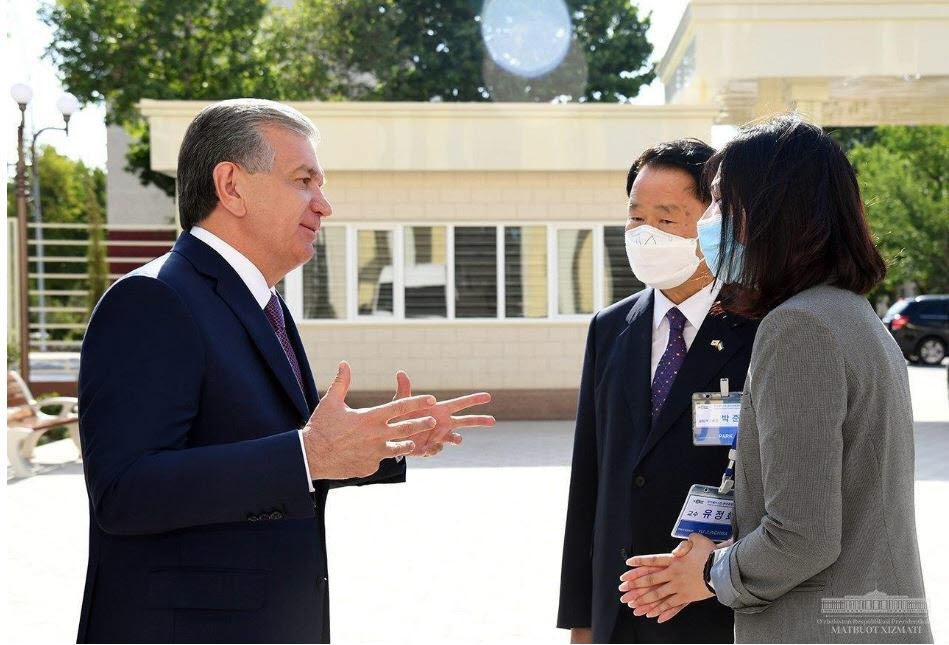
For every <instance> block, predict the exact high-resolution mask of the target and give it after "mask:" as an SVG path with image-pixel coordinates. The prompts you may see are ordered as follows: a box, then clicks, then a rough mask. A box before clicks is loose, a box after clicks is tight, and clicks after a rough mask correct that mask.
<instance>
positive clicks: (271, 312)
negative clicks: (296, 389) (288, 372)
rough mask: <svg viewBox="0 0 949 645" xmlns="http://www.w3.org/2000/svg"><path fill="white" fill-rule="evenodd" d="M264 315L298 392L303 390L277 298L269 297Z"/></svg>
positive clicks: (295, 357) (301, 378) (298, 364)
mask: <svg viewBox="0 0 949 645" xmlns="http://www.w3.org/2000/svg"><path fill="white" fill-rule="evenodd" d="M264 314H265V315H266V316H267V320H268V322H270V326H271V327H273V330H274V333H275V334H277V340H279V341H280V346H281V347H283V353H284V354H286V355H287V360H288V361H290V367H291V368H293V375H294V376H296V377H297V384H298V385H299V386H300V390H303V376H302V375H301V374H300V363H298V362H297V355H296V354H295V353H294V351H293V347H292V346H291V345H290V337H289V336H287V325H286V321H285V320H284V318H283V308H282V307H281V306H280V300H279V299H278V298H277V296H275V295H271V296H270V300H269V301H268V302H267V306H266V307H264Z"/></svg>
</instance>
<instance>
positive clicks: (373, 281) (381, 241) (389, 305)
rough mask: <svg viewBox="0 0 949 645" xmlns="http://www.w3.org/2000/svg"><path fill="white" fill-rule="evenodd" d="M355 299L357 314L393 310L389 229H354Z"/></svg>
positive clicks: (378, 313)
mask: <svg viewBox="0 0 949 645" xmlns="http://www.w3.org/2000/svg"><path fill="white" fill-rule="evenodd" d="M356 267H357V270H356V282H357V284H356V298H357V300H356V302H357V306H358V309H357V313H358V314H359V315H360V316H384V317H391V316H393V315H394V314H395V302H394V300H393V294H394V290H393V284H394V282H395V270H394V262H393V245H392V231H381V230H367V229H360V230H358V231H356Z"/></svg>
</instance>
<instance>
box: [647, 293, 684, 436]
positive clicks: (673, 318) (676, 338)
mask: <svg viewBox="0 0 949 645" xmlns="http://www.w3.org/2000/svg"><path fill="white" fill-rule="evenodd" d="M666 318H667V319H668V321H669V343H668V344H667V345H666V351H665V352H664V353H663V354H662V358H661V359H659V365H657V366H656V375H655V376H654V377H653V379H652V420H653V422H655V421H656V418H657V417H658V416H659V412H660V411H661V410H662V405H663V404H664V403H665V402H666V397H667V396H669V390H671V389H672V383H673V382H674V381H675V379H676V374H678V373H679V368H680V367H682V361H684V360H685V353H686V352H687V351H688V348H687V347H686V346H685V338H683V336H682V330H683V329H685V323H686V319H685V316H683V315H682V312H681V311H679V310H678V309H676V308H675V307H673V308H672V309H670V310H669V311H668V312H667V313H666Z"/></svg>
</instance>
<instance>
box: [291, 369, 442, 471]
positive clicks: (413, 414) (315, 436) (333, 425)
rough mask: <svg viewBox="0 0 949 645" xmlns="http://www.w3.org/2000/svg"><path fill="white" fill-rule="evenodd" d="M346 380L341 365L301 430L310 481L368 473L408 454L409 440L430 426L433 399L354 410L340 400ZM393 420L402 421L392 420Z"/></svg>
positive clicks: (411, 447)
mask: <svg viewBox="0 0 949 645" xmlns="http://www.w3.org/2000/svg"><path fill="white" fill-rule="evenodd" d="M351 382H352V375H351V372H350V368H349V363H347V362H346V361H343V362H341V363H340V364H339V371H338V372H337V373H336V379H335V380H334V381H333V384H332V385H331V386H330V388H329V389H328V390H327V391H326V394H325V395H324V396H323V398H322V399H321V400H320V404H319V405H318V406H317V407H316V410H314V411H313V415H312V416H311V417H310V420H309V421H308V422H307V424H306V426H305V427H304V428H303V447H304V450H305V451H306V460H307V464H308V466H309V468H310V476H311V477H312V478H313V479H348V478H349V477H366V476H368V475H371V474H372V473H374V472H376V471H377V470H378V469H379V462H380V461H382V460H383V459H386V458H388V457H398V456H399V455H408V454H412V452H413V451H414V450H415V442H414V441H413V439H414V438H415V437H417V436H419V435H421V434H424V433H428V432H430V431H431V430H432V429H433V428H435V419H434V418H433V417H432V416H431V410H432V407H433V406H434V405H435V397H434V396H414V397H409V398H405V399H400V400H398V401H393V402H392V403H386V404H384V405H379V406H376V407H374V408H360V409H356V410H354V409H352V408H350V407H349V406H347V405H346V401H345V399H346V393H347V392H348V391H349V385H350V383H351ZM399 418H408V420H405V421H396V419H399Z"/></svg>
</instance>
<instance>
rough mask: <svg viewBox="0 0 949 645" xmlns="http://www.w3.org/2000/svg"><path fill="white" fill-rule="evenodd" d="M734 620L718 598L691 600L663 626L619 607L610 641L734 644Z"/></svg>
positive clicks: (732, 615) (730, 611)
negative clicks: (691, 601) (690, 602)
mask: <svg viewBox="0 0 949 645" xmlns="http://www.w3.org/2000/svg"><path fill="white" fill-rule="evenodd" d="M734 625H735V619H734V613H733V612H732V610H731V609H729V608H728V607H726V606H725V605H722V604H721V603H719V602H718V601H717V600H716V599H715V598H708V599H707V600H703V601H701V602H696V603H692V604H691V605H689V606H688V607H686V608H685V609H683V610H682V611H680V612H679V613H678V614H677V615H676V616H675V617H674V618H673V619H672V620H669V621H667V622H665V623H662V624H661V625H660V624H659V623H658V622H656V619H655V618H646V617H645V616H634V615H633V610H632V609H630V608H629V607H627V606H626V605H623V606H622V607H620V611H619V617H618V618H617V619H616V627H614V628H613V635H612V636H611V637H610V642H611V643H734V642H735V627H734Z"/></svg>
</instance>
